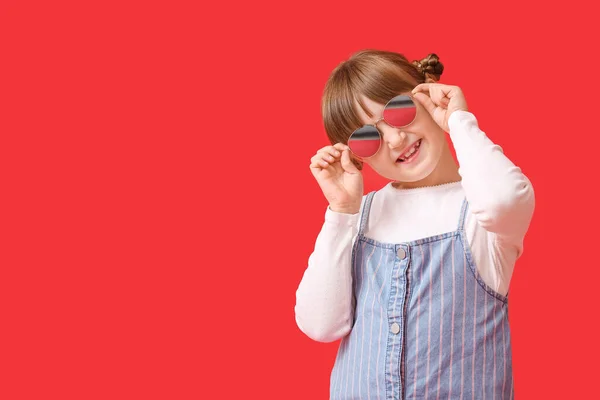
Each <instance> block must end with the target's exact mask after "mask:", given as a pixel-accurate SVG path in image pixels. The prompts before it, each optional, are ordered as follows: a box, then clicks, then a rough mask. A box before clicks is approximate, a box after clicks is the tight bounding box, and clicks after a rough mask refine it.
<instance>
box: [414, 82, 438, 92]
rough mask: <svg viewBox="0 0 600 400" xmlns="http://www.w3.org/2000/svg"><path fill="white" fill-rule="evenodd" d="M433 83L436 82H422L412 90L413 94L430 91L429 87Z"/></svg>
mask: <svg viewBox="0 0 600 400" xmlns="http://www.w3.org/2000/svg"><path fill="white" fill-rule="evenodd" d="M432 85H435V84H434V83H421V84H420V85H417V86H416V87H415V88H414V89H413V90H412V94H416V93H429V89H430V88H431V86H432Z"/></svg>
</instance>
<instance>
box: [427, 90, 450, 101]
mask: <svg viewBox="0 0 600 400" xmlns="http://www.w3.org/2000/svg"><path fill="white" fill-rule="evenodd" d="M429 97H430V98H431V101H433V103H434V104H435V105H438V106H443V105H447V104H448V103H447V102H448V101H449V100H450V99H449V98H447V97H446V93H445V92H444V89H443V88H442V87H439V86H438V87H435V88H431V90H430V91H429ZM444 99H446V100H444Z"/></svg>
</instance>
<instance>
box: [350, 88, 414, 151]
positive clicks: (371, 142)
mask: <svg viewBox="0 0 600 400" xmlns="http://www.w3.org/2000/svg"><path fill="white" fill-rule="evenodd" d="M416 117H417V106H416V105H415V102H414V101H413V99H412V98H411V97H410V96H405V95H400V96H396V97H394V98H393V99H391V100H390V101H388V102H387V104H386V105H385V107H384V109H383V116H382V118H381V119H379V120H378V121H377V122H375V124H373V125H363V126H362V127H361V128H358V129H357V130H355V131H354V132H352V135H350V138H348V147H350V150H351V151H352V153H354V154H355V155H357V156H359V157H361V158H367V157H373V156H374V155H375V154H377V152H378V151H379V148H380V147H381V142H382V138H383V135H382V134H381V132H379V129H377V124H378V123H379V122H380V121H382V120H383V121H385V123H386V124H388V125H389V126H391V127H394V128H403V127H405V126H407V125H410V124H411V123H412V122H413V121H414V120H415V118H416Z"/></svg>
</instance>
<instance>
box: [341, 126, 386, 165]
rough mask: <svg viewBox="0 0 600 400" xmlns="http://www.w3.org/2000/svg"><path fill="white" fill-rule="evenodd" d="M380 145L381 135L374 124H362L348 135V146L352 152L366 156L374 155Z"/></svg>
mask: <svg viewBox="0 0 600 400" xmlns="http://www.w3.org/2000/svg"><path fill="white" fill-rule="evenodd" d="M380 146H381V136H380V135H379V131H378V130H377V128H375V127H374V126H369V125H367V126H363V127H362V128H359V129H357V130H355V131H354V133H352V135H350V139H348V147H350V150H352V152H353V153H354V154H356V155H357V156H359V157H362V158H366V157H371V156H374V155H375V153H377V151H378V150H379V147H380Z"/></svg>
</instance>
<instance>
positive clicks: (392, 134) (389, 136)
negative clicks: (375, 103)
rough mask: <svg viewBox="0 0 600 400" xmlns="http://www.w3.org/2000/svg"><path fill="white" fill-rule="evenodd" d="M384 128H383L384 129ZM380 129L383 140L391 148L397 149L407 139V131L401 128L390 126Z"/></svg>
mask: <svg viewBox="0 0 600 400" xmlns="http://www.w3.org/2000/svg"><path fill="white" fill-rule="evenodd" d="M382 128H383V129H382ZM382 128H380V130H382V131H383V132H381V133H382V134H383V141H384V142H385V143H386V144H387V145H388V147H389V148H390V149H397V148H399V147H401V146H402V145H403V144H404V142H405V141H406V133H404V132H403V131H401V130H400V129H396V128H392V127H390V126H386V127H382Z"/></svg>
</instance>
